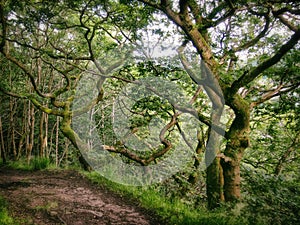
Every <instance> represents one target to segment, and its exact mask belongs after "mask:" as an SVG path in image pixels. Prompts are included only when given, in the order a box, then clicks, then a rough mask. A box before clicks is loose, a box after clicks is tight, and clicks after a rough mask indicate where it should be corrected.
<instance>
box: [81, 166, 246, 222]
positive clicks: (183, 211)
mask: <svg viewBox="0 0 300 225" xmlns="http://www.w3.org/2000/svg"><path fill="white" fill-rule="evenodd" d="M84 174H85V175H86V177H88V178H89V179H90V180H91V181H93V182H94V183H97V184H99V185H102V186H105V187H106V188H109V189H110V190H112V191H114V192H117V193H118V194H120V195H122V196H126V197H128V198H130V199H136V200H138V201H139V202H140V204H141V206H142V207H144V208H146V209H149V210H151V211H154V212H155V213H156V214H157V215H158V216H159V217H160V218H161V219H162V220H163V221H165V224H172V225H176V224H178V225H181V224H182V225H185V224H187V225H193V224H195V225H196V224H197V225H199V224H201V225H235V224H239V225H242V224H246V221H244V222H243V220H241V218H239V217H238V216H236V215H235V214H234V213H233V212H232V211H231V210H228V209H227V208H224V207H221V208H220V209H218V210H216V211H208V210H207V209H206V207H205V204H203V205H202V206H201V205H200V206H198V207H197V208H194V207H190V206H188V205H187V204H185V203H183V202H182V201H181V200H180V199H179V198H174V197H173V198H167V197H165V196H163V195H162V194H161V193H159V192H158V191H157V190H156V189H155V188H154V187H153V186H142V187H134V186H125V185H121V184H117V183H114V182H112V181H109V180H107V179H105V178H104V177H102V176H101V175H99V174H98V173H96V172H92V173H86V172H85V173H84Z"/></svg>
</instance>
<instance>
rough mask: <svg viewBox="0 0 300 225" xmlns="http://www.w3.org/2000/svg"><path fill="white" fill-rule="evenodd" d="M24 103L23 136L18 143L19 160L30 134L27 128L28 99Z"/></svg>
mask: <svg viewBox="0 0 300 225" xmlns="http://www.w3.org/2000/svg"><path fill="white" fill-rule="evenodd" d="M22 104H23V106H24V107H23V114H22V115H23V116H22V130H21V138H20V141H19V144H18V153H17V160H18V159H19V158H20V157H21V156H22V151H23V148H24V144H25V139H26V138H27V135H28V132H27V131H28V129H27V127H28V126H27V121H28V119H27V117H28V110H27V100H23V102H22ZM25 149H26V147H25Z"/></svg>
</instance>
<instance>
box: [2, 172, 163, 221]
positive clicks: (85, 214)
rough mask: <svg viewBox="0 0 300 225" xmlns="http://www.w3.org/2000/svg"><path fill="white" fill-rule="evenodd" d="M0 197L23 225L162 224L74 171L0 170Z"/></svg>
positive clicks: (139, 208) (131, 203)
mask: <svg viewBox="0 0 300 225" xmlns="http://www.w3.org/2000/svg"><path fill="white" fill-rule="evenodd" d="M0 195H1V196H3V197H4V198H5V199H6V200H7V201H8V203H9V210H10V211H11V212H12V213H13V215H14V216H16V217H19V218H24V219H25V220H24V221H25V222H24V224H26V225H29V224H38V225H41V224H45V225H46V224H47V225H52V224H53V225H54V224H68V225H79V224H82V225H92V224H116V225H119V224H138V225H144V224H155V225H156V224H163V223H160V222H159V220H158V219H157V217H156V216H154V214H152V213H150V212H148V211H146V210H144V209H142V208H141V207H139V206H138V205H137V203H135V202H133V201H132V200H128V199H126V198H123V197H121V196H119V195H117V194H114V193H112V192H110V191H108V190H106V189H104V188H101V187H98V186H96V185H94V184H92V183H91V182H90V181H89V180H87V179H86V178H84V177H83V176H82V175H80V174H79V173H78V172H76V171H37V172H28V171H17V170H11V169H4V168H0Z"/></svg>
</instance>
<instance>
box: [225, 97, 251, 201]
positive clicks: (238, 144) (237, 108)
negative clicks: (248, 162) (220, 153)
mask: <svg viewBox="0 0 300 225" xmlns="http://www.w3.org/2000/svg"><path fill="white" fill-rule="evenodd" d="M227 100H228V101H227V104H228V105H229V106H230V107H231V108H232V109H233V111H234V113H235V118H234V120H233V122H232V124H231V127H230V129H229V131H228V132H227V133H226V139H227V145H226V149H225V152H224V154H225V157H223V158H222V159H221V165H222V168H223V175H224V197H225V201H236V200H239V199H240V197H241V190H240V182H241V178H240V162H241V159H242V157H243V154H244V151H245V149H246V148H247V147H248V146H249V131H250V107H249V104H248V102H246V100H244V99H242V98H241V97H240V96H239V95H237V94H236V95H234V96H233V97H232V98H230V99H227Z"/></svg>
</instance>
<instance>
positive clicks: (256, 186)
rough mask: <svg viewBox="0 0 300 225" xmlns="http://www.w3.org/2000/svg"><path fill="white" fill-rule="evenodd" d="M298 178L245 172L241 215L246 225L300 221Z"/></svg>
mask: <svg viewBox="0 0 300 225" xmlns="http://www.w3.org/2000/svg"><path fill="white" fill-rule="evenodd" d="M299 178H300V177H299V174H298V177H296V178H294V179H291V178H289V177H286V176H283V175H282V176H274V175H268V174H265V173H262V172H255V171H251V170H249V171H247V170H245V171H244V179H245V180H244V182H243V183H244V185H243V187H244V201H245V202H246V205H245V206H244V208H243V209H242V214H241V216H243V217H248V218H249V222H250V223H249V224H253V225H254V224H261V225H263V224H278V225H280V224H290V225H292V224H298V223H299V222H300V219H299V218H300V182H299Z"/></svg>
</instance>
